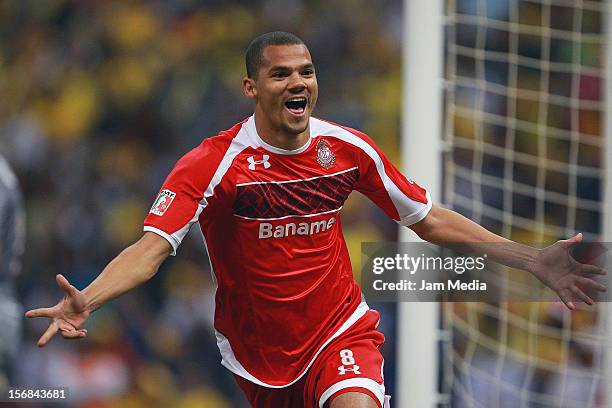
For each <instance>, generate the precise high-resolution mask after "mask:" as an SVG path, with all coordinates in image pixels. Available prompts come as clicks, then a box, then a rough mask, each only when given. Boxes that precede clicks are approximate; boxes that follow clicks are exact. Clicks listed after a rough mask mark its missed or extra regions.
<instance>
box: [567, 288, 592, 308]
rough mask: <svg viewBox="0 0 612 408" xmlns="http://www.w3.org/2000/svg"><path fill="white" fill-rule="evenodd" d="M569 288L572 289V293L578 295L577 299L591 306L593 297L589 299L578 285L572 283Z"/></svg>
mask: <svg viewBox="0 0 612 408" xmlns="http://www.w3.org/2000/svg"><path fill="white" fill-rule="evenodd" d="M570 290H571V291H572V293H573V294H574V295H576V296H577V297H578V299H580V300H582V301H583V302H584V303H586V304H587V305H590V306H592V305H594V304H595V302H594V301H593V299H591V298H590V297H589V296H588V295H587V294H586V293H584V292H583V291H582V290H581V289H580V288H579V287H578V286H576V285H572V286H571V287H570Z"/></svg>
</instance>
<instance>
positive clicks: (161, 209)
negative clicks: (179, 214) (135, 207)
mask: <svg viewBox="0 0 612 408" xmlns="http://www.w3.org/2000/svg"><path fill="white" fill-rule="evenodd" d="M174 197H176V193H174V192H172V191H170V190H162V191H161V192H160V193H159V195H158V196H157V198H156V199H155V202H154V203H153V207H151V210H150V211H149V213H151V214H155V215H159V216H162V215H164V213H165V212H166V210H167V209H168V207H170V204H172V201H173V200H174Z"/></svg>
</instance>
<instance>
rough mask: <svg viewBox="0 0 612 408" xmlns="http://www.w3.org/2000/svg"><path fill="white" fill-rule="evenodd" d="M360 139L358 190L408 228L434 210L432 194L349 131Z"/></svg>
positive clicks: (360, 137)
mask: <svg viewBox="0 0 612 408" xmlns="http://www.w3.org/2000/svg"><path fill="white" fill-rule="evenodd" d="M349 131H350V132H351V133H353V134H354V135H355V137H356V138H358V139H357V140H358V142H357V143H355V144H357V146H358V147H359V150H358V153H357V154H358V158H357V161H358V163H359V174H360V175H359V180H358V182H357V184H356V186H355V189H356V190H357V191H359V192H361V193H363V194H364V195H365V196H367V197H368V198H369V199H370V200H372V201H373V202H374V203H375V204H376V205H377V206H378V207H380V208H381V209H382V210H383V211H385V213H386V214H387V215H388V216H389V217H390V218H392V219H394V220H395V221H397V222H398V223H400V224H401V225H404V226H409V225H412V224H415V223H417V222H419V221H421V220H422V219H423V218H425V216H426V215H427V214H428V213H429V210H431V206H432V203H431V197H430V195H429V193H428V192H427V191H426V190H425V189H424V188H423V187H421V186H419V185H418V184H417V183H415V182H414V181H412V180H410V179H408V178H406V177H405V176H404V175H403V174H402V173H401V172H400V171H399V170H398V169H397V168H396V167H395V166H394V165H393V163H391V161H390V160H389V159H388V158H387V157H386V156H385V155H384V154H383V153H382V151H380V149H379V148H378V147H377V146H376V144H375V143H374V141H373V140H372V139H371V138H370V137H369V136H368V135H366V134H365V133H361V132H358V131H356V130H353V129H350V130H349Z"/></svg>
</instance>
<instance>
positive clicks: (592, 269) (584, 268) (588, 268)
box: [580, 264, 608, 275]
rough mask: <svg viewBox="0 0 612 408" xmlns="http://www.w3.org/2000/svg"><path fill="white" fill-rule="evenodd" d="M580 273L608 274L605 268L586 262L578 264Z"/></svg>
mask: <svg viewBox="0 0 612 408" xmlns="http://www.w3.org/2000/svg"><path fill="white" fill-rule="evenodd" d="M580 273H584V274H590V275H607V274H608V272H607V271H606V270H605V269H603V268H600V267H599V266H595V265H588V264H580Z"/></svg>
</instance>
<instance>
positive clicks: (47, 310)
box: [25, 307, 54, 318]
mask: <svg viewBox="0 0 612 408" xmlns="http://www.w3.org/2000/svg"><path fill="white" fill-rule="evenodd" d="M53 311H54V310H53V308H52V307H41V308H39V309H33V310H28V311H27V312H26V314H25V317H30V318H31V317H53Z"/></svg>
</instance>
